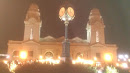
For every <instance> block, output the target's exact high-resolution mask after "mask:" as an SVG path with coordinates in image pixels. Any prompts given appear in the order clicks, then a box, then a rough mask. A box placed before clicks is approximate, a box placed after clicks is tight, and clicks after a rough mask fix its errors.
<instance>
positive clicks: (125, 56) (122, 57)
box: [118, 55, 129, 61]
mask: <svg viewBox="0 0 130 73" xmlns="http://www.w3.org/2000/svg"><path fill="white" fill-rule="evenodd" d="M128 59H129V56H128V55H119V56H118V61H120V60H124V61H127V60H128Z"/></svg>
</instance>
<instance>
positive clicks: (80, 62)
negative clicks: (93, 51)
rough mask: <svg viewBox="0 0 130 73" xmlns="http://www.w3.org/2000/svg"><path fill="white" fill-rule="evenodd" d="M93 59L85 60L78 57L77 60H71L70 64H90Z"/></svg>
mask: <svg viewBox="0 0 130 73" xmlns="http://www.w3.org/2000/svg"><path fill="white" fill-rule="evenodd" d="M93 63H94V62H93V61H92V60H85V59H82V58H80V57H78V58H77V60H73V61H72V64H90V65H93Z"/></svg>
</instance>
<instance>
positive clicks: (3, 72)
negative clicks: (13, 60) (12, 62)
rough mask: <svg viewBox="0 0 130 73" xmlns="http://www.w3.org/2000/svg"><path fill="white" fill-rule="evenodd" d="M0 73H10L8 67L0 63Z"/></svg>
mask: <svg viewBox="0 0 130 73" xmlns="http://www.w3.org/2000/svg"><path fill="white" fill-rule="evenodd" d="M0 73H11V72H10V71H9V69H8V66H7V65H6V64H4V63H3V62H0Z"/></svg>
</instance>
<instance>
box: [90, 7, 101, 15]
mask: <svg viewBox="0 0 130 73" xmlns="http://www.w3.org/2000/svg"><path fill="white" fill-rule="evenodd" d="M90 14H94V15H95V14H96V15H100V11H99V9H97V8H93V9H92V10H91V13H90Z"/></svg>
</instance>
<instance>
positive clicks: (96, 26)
mask: <svg viewBox="0 0 130 73" xmlns="http://www.w3.org/2000/svg"><path fill="white" fill-rule="evenodd" d="M24 23H25V28H24V40H23V41H12V40H9V42H8V54H9V55H10V56H11V57H12V59H19V53H20V51H26V52H27V59H34V60H35V59H38V58H39V56H43V58H53V59H57V58H58V57H59V56H61V52H62V41H63V40H64V37H61V38H58V39H56V38H54V37H52V36H47V37H44V38H40V29H41V25H42V21H41V19H40V12H39V8H38V6H37V5H36V4H31V5H30V7H29V9H28V11H27V14H26V18H25V20H24ZM104 28H105V26H104V23H103V19H102V16H101V15H100V12H99V10H98V9H96V8H95V9H92V10H91V12H90V16H89V21H88V23H87V25H86V31H87V39H85V40H83V39H81V38H78V37H75V38H73V39H70V55H71V57H72V59H77V57H80V58H83V59H88V60H94V59H95V58H96V60H97V61H101V62H105V55H106V54H107V55H106V57H108V58H109V57H110V56H111V61H112V62H116V61H117V46H116V45H114V44H105V36H104ZM108 54H109V56H108Z"/></svg>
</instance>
